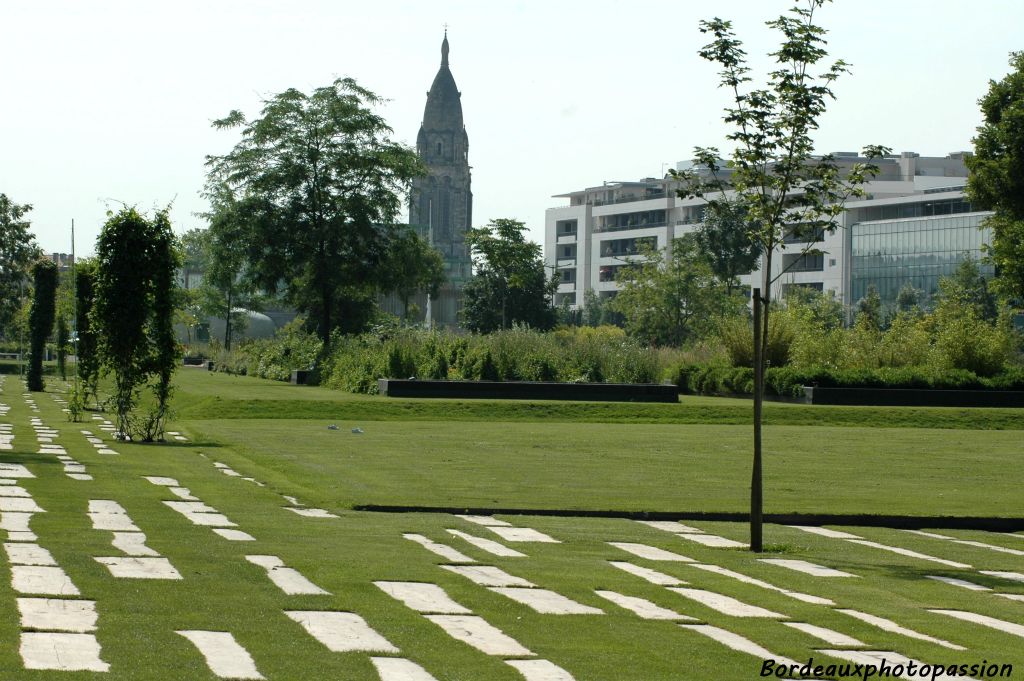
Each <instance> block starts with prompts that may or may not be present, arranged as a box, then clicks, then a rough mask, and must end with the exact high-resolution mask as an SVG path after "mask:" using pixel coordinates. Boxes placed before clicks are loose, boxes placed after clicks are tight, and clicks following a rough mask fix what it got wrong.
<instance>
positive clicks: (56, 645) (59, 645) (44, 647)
mask: <svg viewBox="0 0 1024 681" xmlns="http://www.w3.org/2000/svg"><path fill="white" fill-rule="evenodd" d="M19 652H20V653H21V659H22V662H23V663H24V665H25V669H47V670H54V671H62V672H73V671H90V672H106V671H109V670H110V665H109V664H107V663H106V662H104V661H103V660H101V659H100V644H99V642H98V641H97V640H96V636H95V635H93V634H65V633H60V634H54V633H43V632H38V631H25V632H22V634H21V647H20V648H19Z"/></svg>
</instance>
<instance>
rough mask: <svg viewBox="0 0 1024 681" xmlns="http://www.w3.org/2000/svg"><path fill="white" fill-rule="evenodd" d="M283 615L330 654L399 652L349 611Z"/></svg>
mask: <svg viewBox="0 0 1024 681" xmlns="http://www.w3.org/2000/svg"><path fill="white" fill-rule="evenodd" d="M284 614H285V615H287V616H288V617H289V618H291V619H292V620H294V621H295V622H297V623H298V624H299V625H300V626H302V628H303V629H305V630H306V631H307V632H309V634H310V636H312V637H313V638H315V639H316V640H318V641H320V643H323V644H324V645H325V646H327V649H328V650H330V651H331V652H335V653H347V652H366V653H398V652H399V651H398V648H396V647H395V646H393V645H392V644H391V643H390V642H389V641H388V640H387V639H386V638H384V637H383V636H381V635H380V634H378V633H377V632H376V631H374V630H373V629H371V628H370V625H369V624H367V623H366V620H364V619H363V618H362V617H360V616H359V615H357V614H355V613H352V612H334V611H318V610H286V611H285V613H284Z"/></svg>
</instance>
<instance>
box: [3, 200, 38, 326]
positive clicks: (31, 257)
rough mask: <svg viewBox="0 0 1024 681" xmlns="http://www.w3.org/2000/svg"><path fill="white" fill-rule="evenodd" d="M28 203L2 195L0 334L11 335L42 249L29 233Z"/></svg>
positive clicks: (29, 207) (29, 208)
mask: <svg viewBox="0 0 1024 681" xmlns="http://www.w3.org/2000/svg"><path fill="white" fill-rule="evenodd" d="M30 210H32V206H30V205H28V204H23V205H18V204H16V203H14V202H13V201H11V200H10V199H9V198H7V195H6V194H0V334H5V335H8V336H10V334H11V328H12V324H13V322H14V320H15V316H16V315H17V313H18V309H19V308H20V307H21V304H22V301H21V295H20V294H21V291H22V287H23V285H24V284H25V280H26V279H27V278H28V272H29V268H30V267H31V266H32V263H33V262H34V261H35V260H36V259H38V258H39V255H40V253H39V248H38V247H37V246H36V243H35V238H34V237H33V236H32V233H31V232H30V231H29V228H30V227H31V223H30V222H29V221H28V220H26V219H25V214H26V213H28V212H29V211H30Z"/></svg>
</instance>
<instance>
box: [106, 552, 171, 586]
mask: <svg viewBox="0 0 1024 681" xmlns="http://www.w3.org/2000/svg"><path fill="white" fill-rule="evenodd" d="M94 560H96V562H97V563H100V564H101V565H106V566H107V569H108V570H110V574H111V575H113V576H114V577H117V578H118V579H169V580H174V579H181V574H180V573H179V572H178V571H177V570H176V569H175V568H174V566H173V565H171V561H169V560H167V559H166V558H138V557H135V556H128V557H121V556H101V557H96V558H95V559H94Z"/></svg>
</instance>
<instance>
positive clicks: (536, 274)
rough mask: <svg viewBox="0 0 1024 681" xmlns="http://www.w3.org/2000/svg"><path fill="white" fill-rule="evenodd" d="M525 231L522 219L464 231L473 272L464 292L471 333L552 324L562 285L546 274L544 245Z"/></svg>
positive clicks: (502, 220) (465, 317)
mask: <svg viewBox="0 0 1024 681" xmlns="http://www.w3.org/2000/svg"><path fill="white" fill-rule="evenodd" d="M525 229H526V225H524V224H523V223H522V222H520V221H518V220H511V219H508V218H499V219H497V220H491V222H490V224H488V225H487V226H486V227H479V228H473V229H469V230H468V231H467V232H466V243H467V244H468V245H469V247H470V249H471V252H472V253H473V256H474V260H473V267H474V270H475V272H474V276H473V278H472V279H471V280H470V281H469V282H468V283H467V284H466V286H465V287H464V288H463V307H462V322H463V324H464V325H465V327H466V328H467V329H469V330H470V331H475V332H477V333H491V332H492V331H496V330H498V329H510V328H512V325H513V324H526V325H527V326H530V327H531V328H534V329H538V330H541V331H544V330H547V329H550V328H551V327H552V326H554V323H555V310H554V308H553V307H552V306H551V299H552V296H553V295H554V292H555V289H557V288H558V281H557V280H556V279H555V278H554V277H551V278H550V279H549V278H548V277H547V275H546V274H545V271H544V259H543V257H542V256H541V247H540V245H539V244H535V243H533V242H532V241H527V240H526V237H525V236H524V234H523V231H524V230H525Z"/></svg>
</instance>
